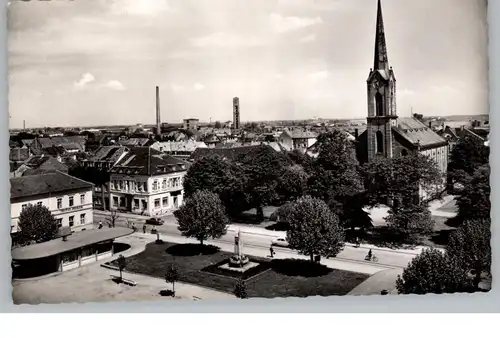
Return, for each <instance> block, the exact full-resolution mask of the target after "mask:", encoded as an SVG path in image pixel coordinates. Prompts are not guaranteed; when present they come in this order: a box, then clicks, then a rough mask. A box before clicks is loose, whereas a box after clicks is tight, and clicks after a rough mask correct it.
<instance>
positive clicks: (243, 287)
mask: <svg viewBox="0 0 500 338" xmlns="http://www.w3.org/2000/svg"><path fill="white" fill-rule="evenodd" d="M233 293H234V295H235V296H236V297H237V298H240V299H245V298H248V293H247V284H246V283H245V281H244V280H243V279H242V278H240V279H238V282H236V285H235V287H234V291H233Z"/></svg>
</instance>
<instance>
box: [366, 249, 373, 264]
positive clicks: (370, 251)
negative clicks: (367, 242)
mask: <svg viewBox="0 0 500 338" xmlns="http://www.w3.org/2000/svg"><path fill="white" fill-rule="evenodd" d="M366 258H367V260H368V261H371V260H372V249H370V250H369V251H368V255H367V256H366Z"/></svg>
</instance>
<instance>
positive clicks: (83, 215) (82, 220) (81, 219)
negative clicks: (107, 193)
mask: <svg viewBox="0 0 500 338" xmlns="http://www.w3.org/2000/svg"><path fill="white" fill-rule="evenodd" d="M80 224H85V214H81V215H80Z"/></svg>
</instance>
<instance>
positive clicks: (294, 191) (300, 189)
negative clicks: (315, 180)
mask: <svg viewBox="0 0 500 338" xmlns="http://www.w3.org/2000/svg"><path fill="white" fill-rule="evenodd" d="M308 179H309V175H308V174H307V173H306V172H305V171H304V169H303V168H302V167H301V166H300V165H294V166H290V167H286V168H284V170H283V173H282V175H281V177H280V178H279V180H278V186H277V189H278V193H279V195H280V196H281V198H282V199H283V200H285V201H292V200H295V199H297V198H299V197H301V196H303V195H305V193H306V191H307V180H308Z"/></svg>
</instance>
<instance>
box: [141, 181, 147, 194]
mask: <svg viewBox="0 0 500 338" xmlns="http://www.w3.org/2000/svg"><path fill="white" fill-rule="evenodd" d="M142 186H143V190H144V192H147V191H148V182H144V183H143V184H142Z"/></svg>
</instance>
